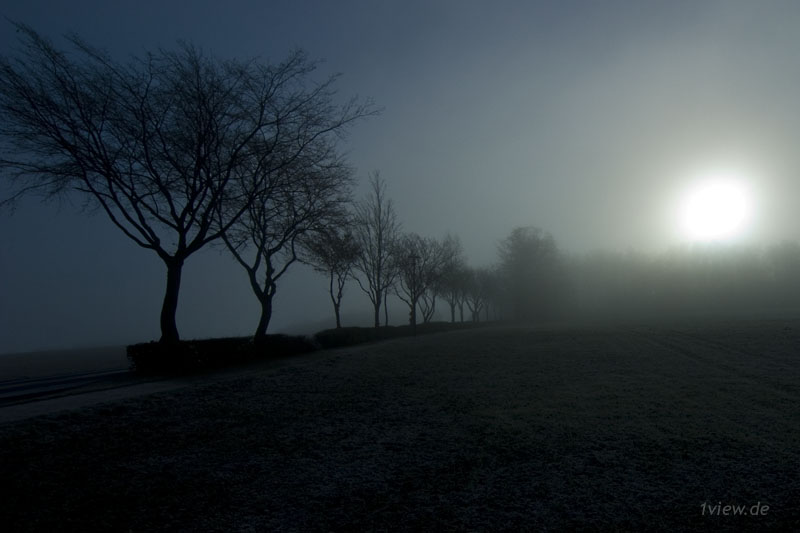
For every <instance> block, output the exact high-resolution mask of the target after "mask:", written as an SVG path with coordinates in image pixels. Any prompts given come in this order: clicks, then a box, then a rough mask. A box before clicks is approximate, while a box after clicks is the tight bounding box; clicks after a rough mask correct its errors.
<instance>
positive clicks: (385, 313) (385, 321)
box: [383, 293, 389, 326]
mask: <svg viewBox="0 0 800 533" xmlns="http://www.w3.org/2000/svg"><path fill="white" fill-rule="evenodd" d="M386 296H387V295H386V293H384V295H383V325H384V326H388V325H389V298H387V297H386Z"/></svg>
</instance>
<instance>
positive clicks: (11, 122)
mask: <svg viewBox="0 0 800 533" xmlns="http://www.w3.org/2000/svg"><path fill="white" fill-rule="evenodd" d="M16 27H17V30H18V33H19V34H20V36H21V38H20V43H21V49H20V52H19V55H18V56H17V57H15V58H13V59H12V58H7V57H3V58H2V59H0V137H1V138H2V143H1V144H0V150H2V155H1V156H0V170H2V174H3V176H4V177H6V178H8V179H9V181H10V184H11V185H12V190H13V194H12V196H11V197H10V198H9V199H7V200H6V201H5V202H6V203H9V202H13V201H14V200H16V199H17V198H19V197H21V196H22V195H24V194H27V193H41V194H44V195H46V196H52V195H61V194H70V193H77V194H79V195H81V197H82V198H83V199H84V200H85V201H86V203H87V205H89V206H91V207H97V208H99V209H100V210H102V211H103V212H104V213H105V214H106V215H107V216H108V218H109V219H110V220H111V222H112V223H113V224H114V225H116V226H117V227H118V228H119V229H120V230H121V231H122V233H123V234H124V235H125V236H126V237H128V238H129V239H131V240H132V241H133V242H135V243H136V244H137V245H139V246H141V247H142V248H145V249H147V250H152V251H153V252H154V253H156V254H157V255H158V257H159V258H160V259H161V260H162V261H163V262H164V264H165V266H166V269H167V284H166V290H165V294H164V300H163V304H162V308H161V318H160V325H161V341H162V342H176V341H177V340H178V339H179V334H178V328H177V325H176V322H175V313H176V310H177V305H178V294H179V290H180V283H181V273H182V268H183V265H184V263H185V261H186V260H187V258H188V257H190V256H191V255H192V254H194V253H195V252H197V251H198V250H200V249H201V248H203V247H204V246H205V245H207V244H209V243H211V242H213V241H215V240H216V239H219V238H220V237H222V235H224V234H225V233H226V232H228V231H229V230H230V228H231V227H232V226H233V225H234V224H235V223H236V222H237V221H238V220H239V218H240V217H241V216H242V215H243V214H245V212H246V211H247V209H248V207H249V206H250V203H251V201H252V200H253V198H254V196H253V195H255V194H260V193H261V191H262V190H263V187H262V182H261V180H265V179H267V178H268V177H270V176H273V175H275V174H276V173H279V172H281V169H284V168H287V167H289V166H292V165H293V164H295V161H296V159H297V158H298V157H299V156H300V155H301V154H303V153H304V152H305V151H306V149H307V147H308V146H309V144H311V143H313V142H314V141H315V140H316V139H317V138H318V137H319V135H323V134H325V133H327V132H330V131H332V130H335V129H336V127H337V123H346V122H347V121H346V120H345V119H346V117H348V116H350V115H352V114H353V111H352V110H353V108H354V107H357V106H356V105H355V103H352V102H351V104H350V106H349V108H348V109H347V111H348V112H342V113H339V112H338V110H334V109H332V108H331V107H330V101H329V99H326V95H328V94H329V89H330V86H331V84H332V83H333V81H334V80H335V78H331V79H329V80H328V81H327V82H324V83H322V84H320V85H317V86H312V87H311V89H306V86H307V85H308V82H307V79H308V76H309V74H310V73H311V72H312V71H313V70H314V68H315V64H314V63H313V62H310V61H309V60H308V59H307V58H306V56H305V54H304V53H302V52H299V51H298V52H294V53H292V54H290V55H289V57H288V58H287V59H286V60H285V61H283V62H281V63H279V64H276V65H262V64H260V63H258V62H256V61H245V62H242V61H221V60H218V59H215V58H213V57H210V56H208V55H207V54H205V53H203V52H202V51H200V50H198V49H196V48H194V47H192V46H190V45H183V46H181V47H180V48H178V50H176V51H164V50H159V51H158V52H154V53H147V54H145V55H144V56H143V57H139V58H133V59H131V60H130V61H128V62H126V63H121V62H118V61H115V60H113V59H112V58H111V57H109V56H108V54H106V53H105V52H103V51H101V50H98V49H96V48H93V47H91V46H89V45H87V44H86V43H84V42H83V41H82V40H80V39H79V38H78V37H75V36H73V37H69V38H68V40H69V43H70V44H71V45H72V47H71V53H67V52H63V51H61V50H58V49H57V48H56V47H55V46H54V45H53V44H51V43H50V42H49V41H48V40H46V39H44V38H42V37H40V36H39V35H38V34H37V33H36V32H34V31H33V30H32V29H30V28H29V27H27V26H25V25H21V24H20V25H17V26H16ZM326 118H328V119H330V120H325V119H326ZM248 180H249V186H248V187H242V186H241V184H242V183H246V182H248Z"/></svg>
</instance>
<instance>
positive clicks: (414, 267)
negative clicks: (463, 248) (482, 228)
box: [392, 233, 449, 326]
mask: <svg viewBox="0 0 800 533" xmlns="http://www.w3.org/2000/svg"><path fill="white" fill-rule="evenodd" d="M448 253H449V249H448V248H447V246H446V245H445V244H443V243H440V242H438V241H436V240H435V239H430V238H425V237H420V236H419V235H417V234H416V233H410V234H407V235H403V236H401V237H400V238H399V239H397V242H396V243H395V246H394V247H393V250H392V263H393V265H394V268H395V271H396V272H397V285H396V287H395V291H396V294H397V296H398V298H400V299H401V300H402V301H403V302H405V303H406V305H408V307H409V324H411V325H412V326H416V324H417V306H418V305H419V304H420V303H422V304H423V321H424V322H429V321H430V320H431V318H432V316H433V312H434V311H435V305H436V304H435V301H436V300H435V299H436V295H435V293H434V292H433V288H434V286H435V284H436V283H438V281H439V279H440V278H441V275H442V272H443V268H444V266H445V265H446V264H447V259H448V256H447V254H448Z"/></svg>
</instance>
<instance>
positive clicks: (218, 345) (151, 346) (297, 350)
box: [127, 322, 485, 375]
mask: <svg viewBox="0 0 800 533" xmlns="http://www.w3.org/2000/svg"><path fill="white" fill-rule="evenodd" d="M478 325H485V323H480V324H476V323H472V322H460V323H455V324H454V323H450V322H433V323H428V324H419V325H417V327H416V334H417V335H424V334H426V333H437V332H440V331H451V330H457V329H466V328H472V327H475V326H478ZM414 333H415V331H414V329H413V328H412V327H411V326H384V327H380V328H360V327H351V328H340V329H326V330H324V331H320V332H319V333H317V334H315V335H314V336H313V337H310V338H309V337H303V336H289V335H268V336H267V340H266V342H264V343H263V344H259V345H256V344H255V343H254V342H253V339H252V338H251V337H233V338H223V339H205V340H191V341H181V342H179V343H177V344H173V345H164V344H161V343H158V342H147V343H142V344H133V345H131V346H128V347H127V354H128V360H129V361H130V362H131V370H132V371H133V372H136V373H138V374H145V375H153V374H160V375H181V374H190V373H195V372H204V371H209V370H215V369H219V368H223V367H228V366H235V365H241V364H245V363H251V362H254V361H259V360H265V359H268V358H274V357H283V356H289V355H296V354H301V353H308V352H313V351H315V350H318V349H320V348H322V349H328V348H341V347H344V346H353V345H356V344H363V343H365V342H375V341H381V340H386V339H393V338H397V337H405V336H409V335H413V334H414Z"/></svg>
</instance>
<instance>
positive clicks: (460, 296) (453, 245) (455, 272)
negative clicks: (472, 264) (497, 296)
mask: <svg viewBox="0 0 800 533" xmlns="http://www.w3.org/2000/svg"><path fill="white" fill-rule="evenodd" d="M445 240H446V241H448V240H449V242H450V244H449V246H450V249H451V252H450V254H449V255H448V258H447V261H446V262H445V265H444V266H443V268H442V275H441V277H440V279H439V282H438V283H437V285H436V293H437V294H438V295H439V296H441V298H442V299H444V301H445V302H447V305H448V306H450V321H451V322H455V321H456V307H458V308H459V310H460V315H461V322H463V321H464V298H465V296H466V291H467V285H468V283H469V267H467V263H466V260H465V259H464V251H463V248H462V246H461V241H460V240H459V239H458V238H457V237H447V238H446V239H445Z"/></svg>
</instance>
